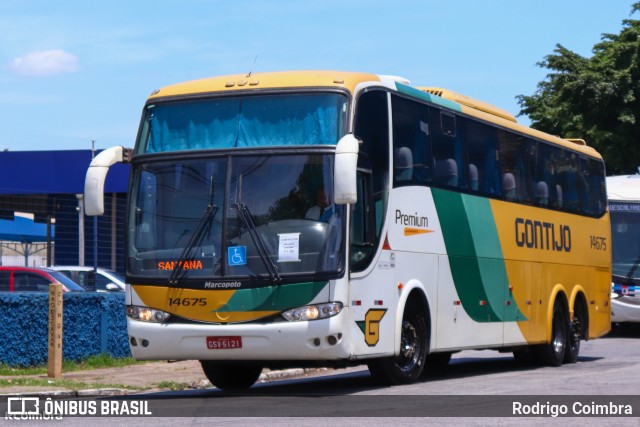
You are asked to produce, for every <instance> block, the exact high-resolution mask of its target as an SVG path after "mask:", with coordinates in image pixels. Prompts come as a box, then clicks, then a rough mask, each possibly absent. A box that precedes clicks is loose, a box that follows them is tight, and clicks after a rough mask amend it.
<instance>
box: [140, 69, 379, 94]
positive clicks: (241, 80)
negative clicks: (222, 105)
mask: <svg viewBox="0 0 640 427" xmlns="http://www.w3.org/2000/svg"><path fill="white" fill-rule="evenodd" d="M370 81H380V77H379V76H377V75H375V74H367V73H354V72H345V71H281V72H272V73H256V74H234V75H227V76H219V77H210V78H205V79H200V80H193V81H190V82H184V83H178V84H174V85H171V86H166V87H163V88H161V89H159V90H158V91H156V92H154V93H153V94H152V95H151V97H150V99H153V98H157V97H165V96H178V95H185V94H197V93H208V92H230V91H238V90H252V89H253V90H255V89H274V88H292V87H334V88H345V89H347V90H349V91H351V92H353V91H354V90H355V87H356V85H357V84H358V83H362V82H370Z"/></svg>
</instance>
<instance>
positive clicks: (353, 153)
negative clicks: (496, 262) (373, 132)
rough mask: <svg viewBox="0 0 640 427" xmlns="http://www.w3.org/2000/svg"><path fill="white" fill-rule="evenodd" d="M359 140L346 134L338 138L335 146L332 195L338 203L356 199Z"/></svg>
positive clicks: (341, 203)
mask: <svg viewBox="0 0 640 427" xmlns="http://www.w3.org/2000/svg"><path fill="white" fill-rule="evenodd" d="M359 143H360V141H359V140H358V139H357V138H356V137H355V136H353V134H347V135H345V136H343V137H342V138H340V141H338V145H337V146H336V161H335V164H334V174H333V187H334V188H333V197H334V203H336V204H338V205H344V204H350V205H352V204H354V203H356V201H357V200H358V197H357V185H356V170H357V167H358V149H359V148H358V146H359Z"/></svg>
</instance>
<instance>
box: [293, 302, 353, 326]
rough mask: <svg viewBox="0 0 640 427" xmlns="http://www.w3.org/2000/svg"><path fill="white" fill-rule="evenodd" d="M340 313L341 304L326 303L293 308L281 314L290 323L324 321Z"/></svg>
mask: <svg viewBox="0 0 640 427" xmlns="http://www.w3.org/2000/svg"><path fill="white" fill-rule="evenodd" d="M341 311H342V303H340V302H328V303H325V304H314V305H305V306H303V307H297V308H293V309H291V310H287V311H285V312H283V313H282V317H284V318H285V319H287V320H288V321H290V322H300V321H305V320H318V319H326V318H327V317H332V316H335V315H337V314H338V313H340V312H341Z"/></svg>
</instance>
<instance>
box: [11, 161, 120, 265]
mask: <svg viewBox="0 0 640 427" xmlns="http://www.w3.org/2000/svg"><path fill="white" fill-rule="evenodd" d="M91 159H92V151H91V150H61V151H3V152H0V220H2V221H1V222H0V240H1V241H2V245H3V246H5V247H9V246H13V247H14V248H16V247H22V248H24V249H25V250H27V251H28V247H29V246H28V245H30V244H33V243H35V242H40V243H41V246H42V247H44V248H45V250H46V257H45V259H46V264H47V265H89V266H93V265H94V261H97V266H99V267H104V268H109V269H113V270H116V271H119V272H124V235H125V230H124V227H125V208H126V197H127V188H128V179H129V165H128V164H117V165H115V166H114V167H112V168H111V169H110V171H109V174H108V176H107V180H106V183H105V215H103V216H101V217H97V219H96V220H95V222H94V218H93V217H87V216H85V215H84V206H83V198H84V196H83V193H84V179H85V175H86V172H87V168H88V167H89V163H91ZM16 212H21V213H26V214H30V215H31V216H32V217H33V220H34V223H35V226H34V228H33V230H36V229H37V230H38V231H33V232H30V233H25V232H24V231H21V230H23V229H24V227H25V224H24V221H23V220H22V219H19V220H16V214H15V213H16ZM19 217H20V218H22V217H23V215H19ZM38 224H44V226H39V227H38ZM19 227H22V228H19ZM30 231H32V230H30ZM43 233H44V235H43ZM27 236H30V237H27ZM29 265H32V264H29Z"/></svg>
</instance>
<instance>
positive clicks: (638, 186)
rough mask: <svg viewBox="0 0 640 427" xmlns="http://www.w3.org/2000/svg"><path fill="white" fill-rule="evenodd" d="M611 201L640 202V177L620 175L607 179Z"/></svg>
mask: <svg viewBox="0 0 640 427" xmlns="http://www.w3.org/2000/svg"><path fill="white" fill-rule="evenodd" d="M607 196H608V197H609V200H620V201H638V202H640V175H619V176H608V177H607Z"/></svg>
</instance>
